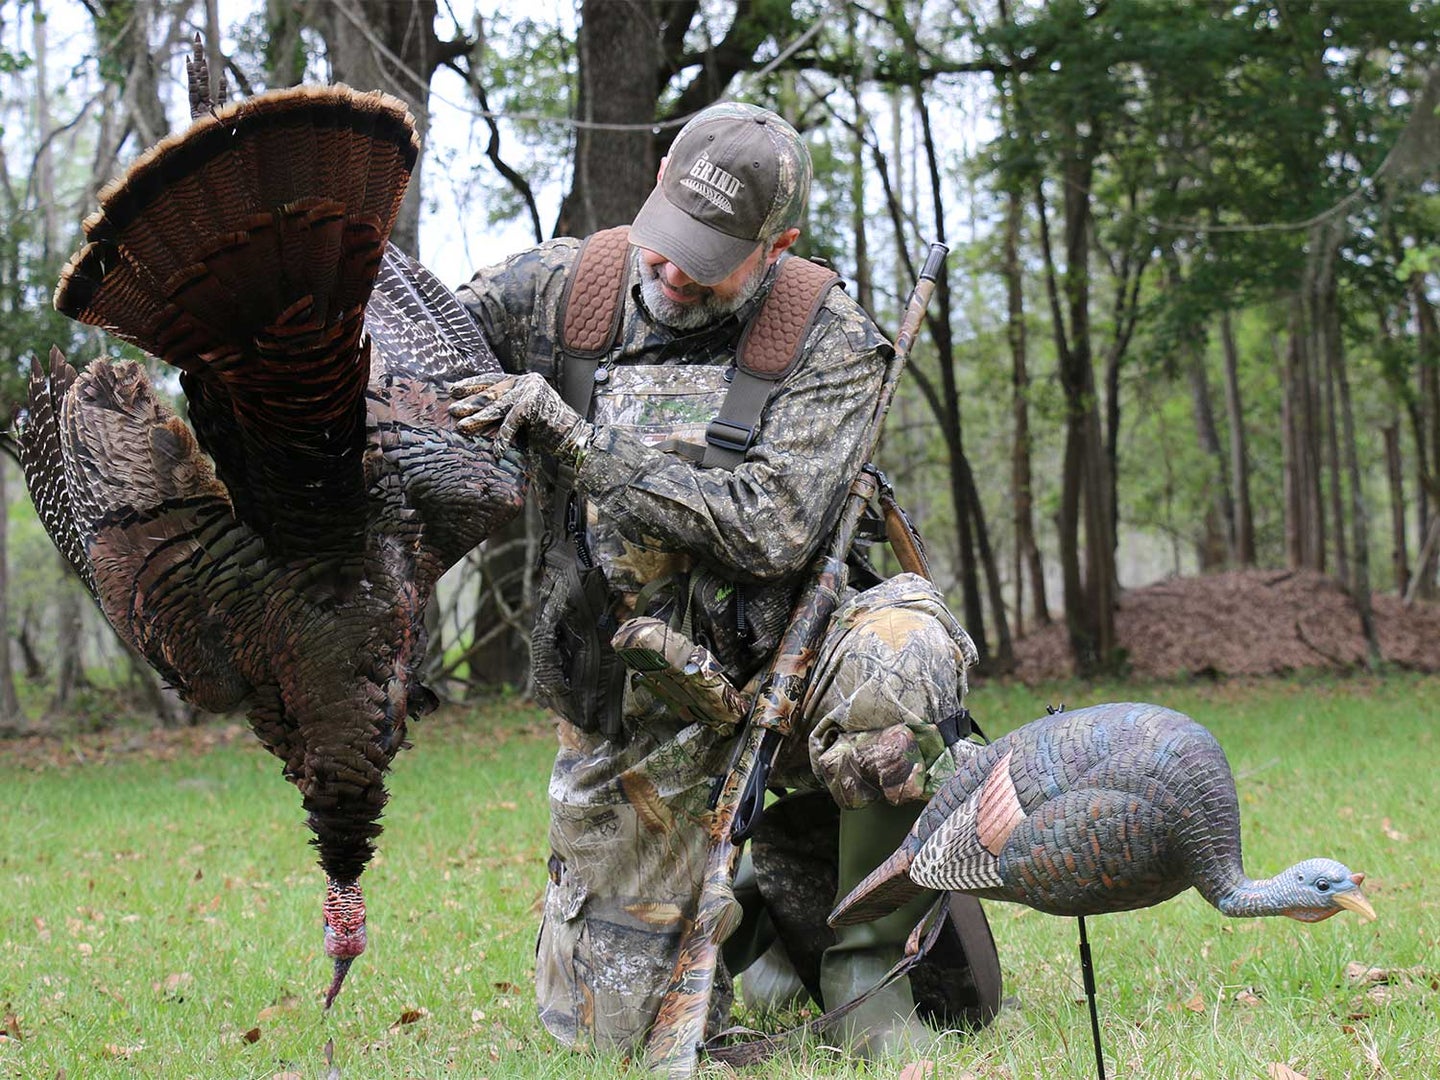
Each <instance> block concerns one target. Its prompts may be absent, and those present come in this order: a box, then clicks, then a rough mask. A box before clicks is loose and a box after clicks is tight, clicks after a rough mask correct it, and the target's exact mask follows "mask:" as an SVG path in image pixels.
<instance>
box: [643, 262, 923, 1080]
mask: <svg viewBox="0 0 1440 1080" xmlns="http://www.w3.org/2000/svg"><path fill="white" fill-rule="evenodd" d="M948 252H949V249H948V248H946V246H945V245H943V243H932V245H930V249H929V253H927V256H926V261H924V268H923V269H922V271H920V276H919V279H917V281H916V285H914V289H913V291H912V292H910V301H909V304H906V312H904V317H903V318H901V321H900V333H899V334H896V351H894V357H893V360H891V361H890V364H888V367H887V370H886V377H884V382H883V383H881V386H880V396H878V399H877V400H876V413H874V418H873V420H871V425H870V432H868V444H870V445H868V451H867V454H865V461H867V462H868V461H870V458H871V456H873V455H874V452H876V448H877V446H878V444H880V433H881V429H883V428H884V420H886V413H888V412H890V402H891V400H893V399H894V392H896V386H897V384H899V382H900V373H901V372H903V370H904V363H906V359H907V357H909V356H910V346H912V344H913V343H914V337H916V334H917V333H919V330H920V323H922V321H923V318H924V310H926V307H929V302H930V294H932V292H933V291H935V279H936V276H937V275H939V272H940V266H942V265H943V264H945V256H946V253H948ZM876 488H877V485H876V480H874V477H873V475H871V469H870V465H868V464H867V465H865V467H864V468H863V469H861V471H860V472H858V474H857V475H855V478H854V480H852V481H851V485H850V492H848V495H847V497H845V503H844V507H842V508H841V513H840V520H838V521H837V523H835V530H834V533H831V537H829V543H827V544H825V547H824V550H822V552H821V553H819V554H818V557H816V559H815V563H814V564H812V567H811V580H809V585H808V586H806V588H805V589H804V590H802V592H801V599H799V602H798V603H796V605H795V611H793V612H792V613H791V621H789V624H788V626H786V629H785V636H783V638H782V639H780V644H779V647H778V648H776V652H775V660H773V661H772V664H770V668H769V671H768V672H766V675H765V680H763V681H762V683H760V688H759V691H757V693H756V696H755V701H753V704H752V706H750V714H749V717H747V719H746V724H744V730H743V732H742V733H740V736H739V737H737V742H736V752H734V756H733V757H732V760H730V768H729V770H727V772H726V775H724V778H723V779H721V782H720V783H719V785H717V786H716V793H714V796H711V809H710V814H708V819H707V822H706V829H707V832H708V842H710V847H708V852H707V855H706V871H704V877H703V878H701V887H700V896H698V899H697V900H696V910H694V914H693V916H691V917H690V919H688V920H687V922H685V929H684V932H683V933H681V937H680V946H678V950H677V956H675V968H674V971H672V972H671V976H670V985H668V988H667V989H665V998H664V1001H662V1002H661V1007H660V1012H658V1014H657V1015H655V1022H654V1025H652V1027H651V1030H649V1035H648V1037H647V1040H645V1066H647V1068H648V1070H649V1071H651V1073H658V1074H662V1076H665V1077H670V1080H687V1079H688V1077H690V1076H691V1074H693V1073H694V1070H696V1061H697V1057H698V1053H700V1044H701V1043H703V1040H704V1031H706V1020H707V1017H708V1012H710V994H711V991H713V988H714V976H716V963H717V960H719V955H720V945H721V943H723V942H724V939H726V937H729V936H730V933H733V932H734V929H736V927H737V926H739V924H740V904H739V901H737V900H736V897H734V884H733V883H734V871H736V867H737V864H739V860H740V850H742V847H743V844H744V840H746V838H747V837H749V835H750V831H752V829H753V828H755V825H756V824H757V822H759V818H760V814H762V811H763V806H765V792H766V788H768V780H769V775H770V766H773V763H775V756H776V753H778V752H779V749H780V743H782V742H783V740H785V736H788V734H789V733H791V730H792V729H793V726H795V720H793V717H795V710H796V708H798V707H799V703H801V700H802V698H804V697H805V690H806V687H808V685H809V677H811V670H812V668H814V664H815V655H816V652H818V651H819V645H821V641H822V639H824V636H825V629H827V626H828V625H829V619H831V616H832V615H834V613H835V608H837V606H838V605H840V596H841V593H842V592H844V588H845V559H847V556H848V554H850V546H851V543H852V541H854V539H855V528H857V526H858V524H860V518H861V516H863V514H864V511H865V505H867V504H868V503H870V500H871V497H874V494H876Z"/></svg>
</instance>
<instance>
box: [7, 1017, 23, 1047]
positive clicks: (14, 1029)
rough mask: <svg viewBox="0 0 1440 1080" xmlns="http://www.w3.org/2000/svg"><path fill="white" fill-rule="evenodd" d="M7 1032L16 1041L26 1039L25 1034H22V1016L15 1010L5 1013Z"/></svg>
mask: <svg viewBox="0 0 1440 1080" xmlns="http://www.w3.org/2000/svg"><path fill="white" fill-rule="evenodd" d="M5 1034H6V1035H9V1036H10V1038H12V1039H14V1040H15V1041H16V1042H24V1041H25V1036H24V1035H21V1034H20V1017H18V1016H16V1015H15V1014H14V1013H13V1012H7V1013H6V1014H5Z"/></svg>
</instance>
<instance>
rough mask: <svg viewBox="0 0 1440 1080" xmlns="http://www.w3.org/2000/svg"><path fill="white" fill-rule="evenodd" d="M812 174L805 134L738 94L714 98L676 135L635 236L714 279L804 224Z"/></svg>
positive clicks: (706, 281)
mask: <svg viewBox="0 0 1440 1080" xmlns="http://www.w3.org/2000/svg"><path fill="white" fill-rule="evenodd" d="M810 175H811V166H810V152H809V151H808V150H807V149H806V148H805V143H804V141H803V140H801V138H800V135H799V133H798V132H797V131H796V130H795V129H794V128H793V127H791V126H790V125H789V124H788V123H786V122H785V121H784V120H783V119H781V118H780V117H779V116H777V115H776V114H775V113H773V112H771V111H770V110H769V109H762V108H760V107H759V106H756V105H746V104H742V103H741V102H737V101H729V102H724V103H722V104H720V105H712V106H711V107H710V108H708V109H704V110H702V111H700V112H698V113H696V114H695V116H694V117H692V118H691V120H690V122H689V123H688V124H686V125H685V126H684V127H683V128H681V129H680V134H679V135H677V136H676V137H675V142H674V144H673V145H672V146H671V147H670V154H669V157H668V159H667V161H666V165H665V174H664V176H663V177H662V178H661V181H660V183H659V184H658V185H657V186H656V188H655V190H654V191H653V192H651V193H650V198H649V199H647V200H646V202H645V205H644V206H642V207H641V208H640V213H639V214H637V215H636V217H635V223H634V224H633V225H632V226H631V227H630V240H631V242H632V243H634V244H637V245H638V246H640V247H643V248H647V249H649V250H650V251H655V252H658V253H659V254H661V255H663V256H665V258H667V259H669V260H670V261H671V262H673V263H674V264H675V265H676V266H678V267H679V268H680V269H681V270H683V271H685V273H686V274H687V275H688V276H689V277H691V278H694V279H695V280H696V281H698V282H699V283H700V284H701V285H714V284H716V283H717V282H720V281H724V280H725V279H726V278H727V277H729V276H730V275H731V274H732V273H734V272H735V270H736V269H737V268H738V267H739V266H740V264H741V263H743V262H744V261H745V260H746V259H747V258H749V256H750V255H751V254H752V253H753V252H754V251H755V247H756V245H757V244H758V243H759V242H760V241H761V240H764V239H767V238H768V237H771V236H775V235H776V234H778V233H780V232H783V231H784V230H785V229H788V228H790V227H792V226H795V225H799V224H800V219H801V218H802V217H803V216H804V213H805V200H806V199H807V197H808V196H809V194H810Z"/></svg>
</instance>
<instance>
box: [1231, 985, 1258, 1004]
mask: <svg viewBox="0 0 1440 1080" xmlns="http://www.w3.org/2000/svg"><path fill="white" fill-rule="evenodd" d="M1235 1000H1236V1001H1237V1002H1238V1003H1239V1004H1241V1005H1250V1006H1255V1005H1259V1004H1261V1001H1260V995H1259V994H1257V993H1255V991H1253V990H1251V989H1250V988H1249V987H1248V986H1247V987H1246V988H1245V989H1244V990H1241V991H1240V992H1239V993H1237V994H1236V995H1235Z"/></svg>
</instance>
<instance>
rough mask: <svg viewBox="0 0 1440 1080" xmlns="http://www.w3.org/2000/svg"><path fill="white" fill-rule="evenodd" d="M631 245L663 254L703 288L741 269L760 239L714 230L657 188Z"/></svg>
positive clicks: (642, 212)
mask: <svg viewBox="0 0 1440 1080" xmlns="http://www.w3.org/2000/svg"><path fill="white" fill-rule="evenodd" d="M630 242H631V243H632V244H634V245H635V246H636V247H642V248H645V249H647V250H649V251H653V252H655V253H656V254H659V255H663V256H665V258H667V259H669V260H670V261H671V262H672V263H674V264H675V265H676V266H678V267H679V268H680V269H681V270H683V271H685V275H686V276H687V277H690V278H693V279H694V280H695V281H697V282H699V283H700V284H701V285H706V286H710V285H718V284H719V283H720V282H722V281H724V280H725V279H726V278H728V277H729V276H730V275H731V274H733V273H734V272H735V271H736V270H738V269H739V268H740V264H741V263H743V262H744V261H745V260H746V259H748V258H749V257H750V256H751V255H752V254H754V252H755V250H756V249H757V248H758V247H759V246H760V241H758V240H744V239H740V238H738V237H734V236H730V235H729V234H727V233H723V232H720V231H719V230H718V229H712V228H710V226H708V225H706V224H704V223H702V222H699V221H696V220H695V219H694V218H693V217H691V216H690V215H689V214H687V213H685V211H683V210H680V209H678V208H677V207H675V206H674V205H673V204H672V203H671V202H670V200H669V199H667V198H665V192H664V190H663V189H662V188H659V187H657V188H656V189H655V190H654V191H652V192H651V193H650V197H649V198H648V199H646V200H645V205H644V206H642V207H641V208H640V213H638V214H636V215H635V223H634V224H633V225H631V226H630Z"/></svg>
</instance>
